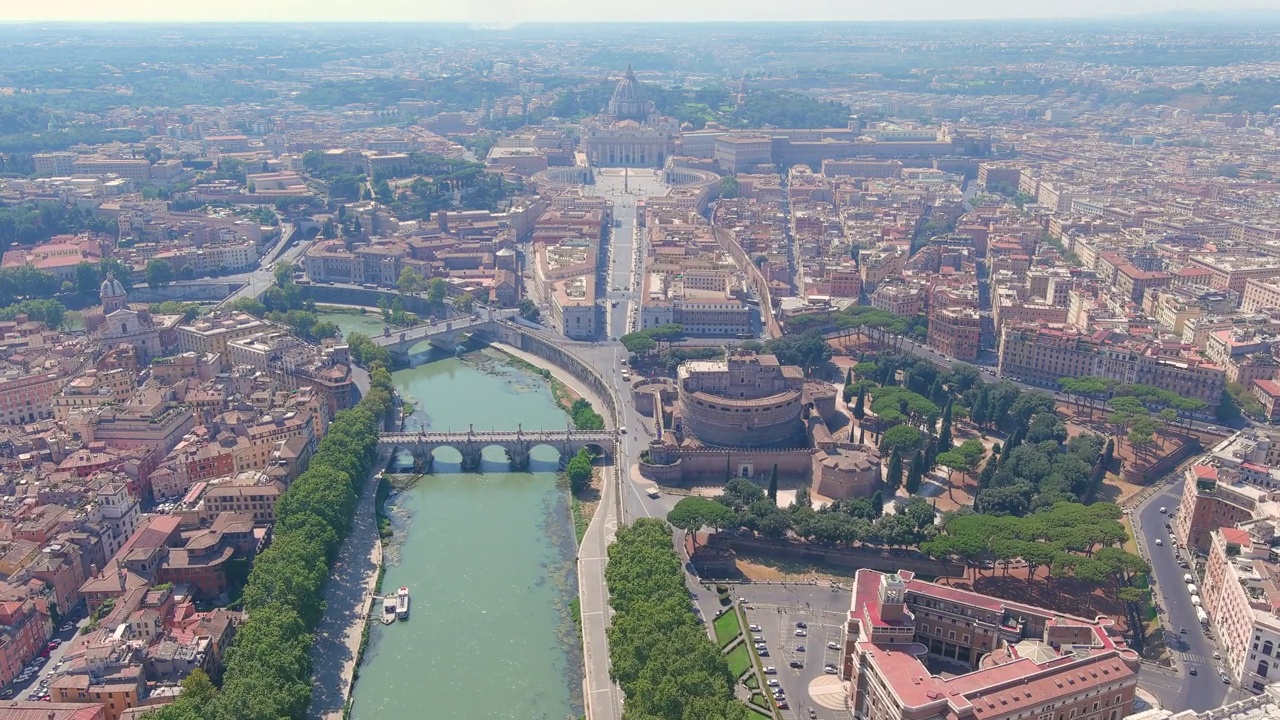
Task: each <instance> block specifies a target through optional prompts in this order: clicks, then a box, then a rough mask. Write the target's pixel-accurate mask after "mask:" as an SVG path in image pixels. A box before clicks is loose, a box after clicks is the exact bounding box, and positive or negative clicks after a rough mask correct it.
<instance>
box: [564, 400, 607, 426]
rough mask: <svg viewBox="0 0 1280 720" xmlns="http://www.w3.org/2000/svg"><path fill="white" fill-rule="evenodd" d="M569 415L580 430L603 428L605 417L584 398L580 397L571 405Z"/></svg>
mask: <svg viewBox="0 0 1280 720" xmlns="http://www.w3.org/2000/svg"><path fill="white" fill-rule="evenodd" d="M569 417H571V418H573V426H574V427H575V428H577V429H579V430H603V429H604V418H603V417H602V416H601V415H600V413H598V412H596V411H595V408H593V407H591V403H589V402H587V401H586V400H585V399H584V398H578V399H577V400H574V401H573V405H570V406H569Z"/></svg>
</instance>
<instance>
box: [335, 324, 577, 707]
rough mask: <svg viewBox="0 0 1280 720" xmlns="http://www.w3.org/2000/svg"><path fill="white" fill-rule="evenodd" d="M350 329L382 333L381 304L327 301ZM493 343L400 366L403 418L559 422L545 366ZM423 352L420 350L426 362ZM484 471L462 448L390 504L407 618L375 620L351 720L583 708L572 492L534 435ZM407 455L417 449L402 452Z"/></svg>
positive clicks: (387, 584)
mask: <svg viewBox="0 0 1280 720" xmlns="http://www.w3.org/2000/svg"><path fill="white" fill-rule="evenodd" d="M321 317H322V319H326V320H331V321H333V322H335V323H337V324H338V326H339V327H340V328H342V330H343V332H344V333H349V332H351V331H353V330H354V331H358V332H365V333H369V334H374V333H375V332H376V333H380V332H381V321H380V318H377V316H376V315H366V316H363V317H362V316H358V315H347V314H327V313H326V314H322V315H321ZM503 357H504V356H503V355H502V354H501V353H498V352H496V351H493V350H485V351H481V352H475V353H470V354H468V355H466V356H464V357H462V358H452V357H445V358H443V359H438V360H433V361H431V362H427V363H423V364H419V365H415V366H414V367H410V368H407V369H403V370H399V371H397V372H395V373H393V377H394V379H395V383H396V387H397V390H398V391H399V393H400V394H401V396H402V397H403V398H405V399H406V400H408V401H411V402H413V403H414V404H415V408H416V409H415V411H414V413H413V414H412V415H411V416H410V417H409V418H407V420H406V423H405V427H406V429H407V430H410V431H412V430H417V429H431V430H463V429H466V428H467V426H468V425H474V427H475V429H476V431H481V430H490V429H497V430H504V429H514V428H515V427H516V425H517V424H523V426H524V428H525V429H537V428H548V429H549V428H561V427H564V425H565V421H566V417H567V416H566V415H565V413H564V412H563V411H562V410H561V409H560V408H559V407H557V406H556V404H555V401H554V399H553V398H552V396H551V391H550V389H549V387H548V386H547V384H546V382H545V381H543V380H542V378H540V377H537V376H536V375H533V374H531V373H528V372H525V371H523V370H520V369H517V368H514V367H511V366H510V365H508V364H506V363H505V362H503ZM420 361H421V358H419V359H417V360H415V362H420ZM484 458H485V459H484V462H483V464H482V468H481V470H482V472H480V473H462V472H459V463H460V460H461V456H460V455H458V454H457V453H456V452H455V451H450V450H441V451H438V452H437V453H436V459H435V472H434V473H433V474H431V475H426V476H423V477H421V478H420V479H418V480H417V481H416V482H413V483H412V484H411V485H409V486H408V487H406V488H405V489H403V490H401V491H399V492H397V493H395V494H393V495H392V498H391V500H390V501H388V503H387V509H388V512H389V514H390V516H391V518H392V524H393V529H394V532H395V542H394V544H393V545H392V546H390V547H389V548H387V550H388V552H387V563H386V574H385V576H384V578H383V582H382V589H383V592H387V593H393V592H395V590H396V588H398V587H400V586H407V587H408V588H409V589H410V592H411V594H412V599H413V604H412V608H411V613H412V615H411V617H410V619H409V620H407V621H401V622H397V623H395V624H393V625H389V626H384V625H382V624H381V623H375V624H374V625H373V626H372V628H371V632H372V636H371V640H370V644H369V647H368V649H367V650H366V652H365V656H364V661H363V663H362V665H361V667H360V676H359V680H357V682H356V685H355V705H354V709H353V712H352V717H353V718H354V720H389V719H392V718H429V719H431V720H455V719H456V720H463V719H474V720H485V719H494V720H497V719H508V718H509V719H511V720H543V719H545V720H564V719H565V718H577V717H579V716H580V715H581V713H582V698H581V695H582V693H581V685H582V670H581V668H582V656H581V655H582V654H581V642H580V640H579V639H578V635H577V630H576V628H575V626H574V624H573V621H572V618H571V615H570V601H571V600H572V599H573V598H574V597H576V595H577V576H576V572H575V566H574V552H575V546H574V538H573V526H572V521H571V519H570V515H569V507H568V498H567V495H566V493H565V491H564V490H562V489H559V488H557V487H556V482H555V470H556V467H557V459H558V458H557V455H556V452H555V451H554V450H552V449H550V448H545V447H544V448H535V450H534V452H533V459H532V462H531V467H530V469H531V472H521V473H512V472H510V471H509V468H508V467H507V463H506V460H505V456H504V455H503V453H502V451H501V450H500V449H498V448H489V449H488V450H486V452H485V455H484ZM400 462H401V463H402V465H403V466H404V467H406V468H407V467H408V466H409V464H410V463H411V459H410V458H408V457H407V456H405V457H402V458H400Z"/></svg>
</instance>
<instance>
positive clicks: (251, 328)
mask: <svg viewBox="0 0 1280 720" xmlns="http://www.w3.org/2000/svg"><path fill="white" fill-rule="evenodd" d="M270 329H271V326H270V325H269V324H267V323H265V322H263V321H262V320H259V319H258V318H256V317H254V316H252V315H249V314H248V313H242V312H232V313H221V314H216V315H208V316H205V317H202V318H198V319H197V320H196V321H195V322H193V323H191V324H190V325H179V326H178V350H179V351H180V352H193V353H195V354H196V355H197V356H203V355H206V354H208V353H216V354H217V355H218V356H219V357H221V358H222V360H223V367H224V368H229V367H230V366H231V359H230V354H229V353H228V350H227V343H229V342H231V341H232V340H236V339H238V338H244V337H249V336H250V335H255V334H257V333H261V332H266V331H268V330H270Z"/></svg>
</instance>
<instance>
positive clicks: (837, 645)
mask: <svg viewBox="0 0 1280 720" xmlns="http://www.w3.org/2000/svg"><path fill="white" fill-rule="evenodd" d="M827 647H829V648H831V649H832V650H839V649H840V643H838V642H835V641H834V640H833V641H831V642H829V643H827Z"/></svg>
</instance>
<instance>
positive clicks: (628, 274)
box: [587, 169, 669, 338]
mask: <svg viewBox="0 0 1280 720" xmlns="http://www.w3.org/2000/svg"><path fill="white" fill-rule="evenodd" d="M623 185H624V182H623V177H622V171H621V170H617V169H605V170H599V171H597V173H596V182H595V185H591V186H588V187H587V192H588V193H590V194H592V195H599V196H603V197H607V198H609V199H610V200H612V201H613V217H614V219H615V220H617V221H618V225H617V226H615V227H614V228H613V232H612V233H611V240H610V243H609V255H608V258H607V262H606V264H605V268H604V273H603V277H602V278H601V282H600V286H599V287H601V289H602V294H603V296H604V300H605V308H604V311H605V318H606V319H605V333H604V335H605V336H606V337H610V338H615V337H622V336H623V335H625V334H627V333H628V332H630V331H631V330H634V329H635V323H636V322H637V317H636V313H638V312H639V307H640V306H639V303H638V302H637V301H636V300H637V293H638V291H639V287H640V280H641V278H642V277H643V273H644V252H645V248H644V240H643V237H642V233H641V231H640V228H639V225H638V224H637V210H636V203H637V202H638V201H640V200H643V199H644V198H646V197H649V196H653V195H657V196H661V195H665V194H666V193H667V191H668V189H669V188H668V186H667V185H665V184H664V183H663V182H662V181H661V179H660V177H659V176H658V175H657V173H655V172H654V171H652V170H631V171H629V172H628V173H627V179H626V182H625V185H626V188H625V190H624V187H623ZM615 288H616V289H615ZM615 302H616V303H617V307H614V303H615Z"/></svg>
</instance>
